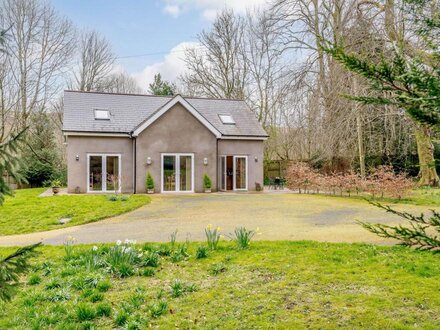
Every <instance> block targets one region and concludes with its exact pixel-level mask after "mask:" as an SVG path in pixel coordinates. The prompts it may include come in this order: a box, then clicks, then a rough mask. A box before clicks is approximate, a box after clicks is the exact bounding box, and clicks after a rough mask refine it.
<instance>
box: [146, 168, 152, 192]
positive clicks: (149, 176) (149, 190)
mask: <svg viewBox="0 0 440 330" xmlns="http://www.w3.org/2000/svg"><path fill="white" fill-rule="evenodd" d="M146 184H147V194H153V193H154V180H153V177H152V176H151V173H150V172H148V173H147V182H146Z"/></svg>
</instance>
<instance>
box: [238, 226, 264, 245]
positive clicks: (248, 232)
mask: <svg viewBox="0 0 440 330" xmlns="http://www.w3.org/2000/svg"><path fill="white" fill-rule="evenodd" d="M257 232H258V228H257V230H252V229H246V228H245V227H237V228H235V229H234V236H232V239H233V240H234V241H235V243H237V245H238V247H239V248H240V249H246V248H248V247H249V245H250V243H251V240H252V238H253V237H254V236H255V234H256V233H257Z"/></svg>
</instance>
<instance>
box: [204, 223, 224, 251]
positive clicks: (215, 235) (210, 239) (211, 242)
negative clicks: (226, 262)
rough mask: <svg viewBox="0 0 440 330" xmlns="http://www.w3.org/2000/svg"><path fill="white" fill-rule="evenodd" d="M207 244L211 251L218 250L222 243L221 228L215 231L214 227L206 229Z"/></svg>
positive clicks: (210, 226)
mask: <svg viewBox="0 0 440 330" xmlns="http://www.w3.org/2000/svg"><path fill="white" fill-rule="evenodd" d="M205 235H206V242H207V244H208V248H209V249H210V250H217V247H218V242H219V241H220V227H217V228H215V229H213V227H212V225H208V226H207V227H206V228H205Z"/></svg>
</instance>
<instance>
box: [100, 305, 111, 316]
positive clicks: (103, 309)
mask: <svg viewBox="0 0 440 330" xmlns="http://www.w3.org/2000/svg"><path fill="white" fill-rule="evenodd" d="M111 314H112V307H111V306H110V305H109V304H106V303H100V304H98V305H97V306H96V315H97V316H100V317H102V316H105V317H109V316H110V315H111Z"/></svg>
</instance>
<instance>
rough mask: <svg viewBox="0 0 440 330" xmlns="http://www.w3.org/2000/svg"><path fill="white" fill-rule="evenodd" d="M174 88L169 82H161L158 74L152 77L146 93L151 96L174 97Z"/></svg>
mask: <svg viewBox="0 0 440 330" xmlns="http://www.w3.org/2000/svg"><path fill="white" fill-rule="evenodd" d="M176 89H177V88H176V86H175V85H174V84H173V83H170V82H169V81H166V80H163V79H162V76H161V74H160V73H157V74H155V75H154V81H153V82H152V83H151V84H150V85H149V89H148V91H149V92H150V93H151V94H153V95H164V96H167V95H174V94H175V93H176Z"/></svg>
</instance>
